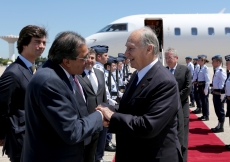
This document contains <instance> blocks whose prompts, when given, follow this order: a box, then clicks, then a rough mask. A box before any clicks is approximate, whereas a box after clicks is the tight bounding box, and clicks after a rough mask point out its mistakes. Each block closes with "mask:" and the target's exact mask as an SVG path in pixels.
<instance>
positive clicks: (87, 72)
mask: <svg viewBox="0 0 230 162" xmlns="http://www.w3.org/2000/svg"><path fill="white" fill-rule="evenodd" d="M84 72H85V73H86V75H88V74H89V70H88V69H85V70H84ZM91 73H94V69H93V68H92V69H91Z"/></svg>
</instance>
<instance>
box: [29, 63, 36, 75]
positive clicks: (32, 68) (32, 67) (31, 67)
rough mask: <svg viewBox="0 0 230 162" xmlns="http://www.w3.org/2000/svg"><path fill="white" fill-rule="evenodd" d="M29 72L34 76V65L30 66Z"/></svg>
mask: <svg viewBox="0 0 230 162" xmlns="http://www.w3.org/2000/svg"><path fill="white" fill-rule="evenodd" d="M30 70H31V71H32V74H34V73H35V72H36V66H35V65H32V66H30Z"/></svg>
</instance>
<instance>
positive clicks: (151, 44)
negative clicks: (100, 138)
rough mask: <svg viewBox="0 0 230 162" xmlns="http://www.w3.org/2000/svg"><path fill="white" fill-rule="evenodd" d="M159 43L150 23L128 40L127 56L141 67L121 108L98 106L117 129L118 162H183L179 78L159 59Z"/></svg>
mask: <svg viewBox="0 0 230 162" xmlns="http://www.w3.org/2000/svg"><path fill="white" fill-rule="evenodd" d="M158 52H159V43H158V40H157V37H156V35H155V33H154V32H153V31H152V30H151V29H150V28H148V27H144V28H141V29H138V30H135V31H133V32H132V33H131V35H130V36H129V38H128V40H127V42H126V52H125V56H126V57H127V58H129V59H130V63H131V67H132V68H135V69H137V70H136V71H135V72H134V73H133V75H132V77H131V79H130V83H129V84H128V86H127V89H126V91H125V93H124V95H123V97H122V99H121V101H120V105H119V108H118V110H117V112H112V111H111V110H110V109H109V108H107V107H103V106H98V107H97V109H98V110H101V111H102V113H103V114H104V117H105V118H106V119H107V120H108V121H109V122H110V124H109V129H110V131H111V132H112V133H116V144H117V148H116V162H123V161H132V162H140V161H144V162H171V161H173V162H179V161H181V160H182V155H181V147H180V143H179V141H178V138H177V112H178V109H179V105H180V97H179V92H178V87H177V82H176V80H175V78H174V77H173V76H172V74H171V73H170V72H169V71H168V70H167V69H166V68H165V67H164V66H163V65H162V64H161V63H160V62H159V61H158Z"/></svg>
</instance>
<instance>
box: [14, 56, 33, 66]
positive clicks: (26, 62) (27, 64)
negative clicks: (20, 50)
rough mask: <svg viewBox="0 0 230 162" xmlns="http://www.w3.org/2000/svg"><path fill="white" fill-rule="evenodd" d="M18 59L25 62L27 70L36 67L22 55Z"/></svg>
mask: <svg viewBox="0 0 230 162" xmlns="http://www.w3.org/2000/svg"><path fill="white" fill-rule="evenodd" d="M18 57H19V58H20V59H21V60H22V61H23V62H24V64H26V67H27V68H29V67H31V66H32V65H34V64H32V63H31V62H30V61H28V60H27V59H26V58H25V57H23V56H22V55H19V56H18Z"/></svg>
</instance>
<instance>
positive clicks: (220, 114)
mask: <svg viewBox="0 0 230 162" xmlns="http://www.w3.org/2000/svg"><path fill="white" fill-rule="evenodd" d="M213 104H214V109H215V113H216V116H217V118H218V121H219V122H220V123H223V122H224V120H225V112H224V106H223V104H222V102H221V99H220V95H217V94H213Z"/></svg>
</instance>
